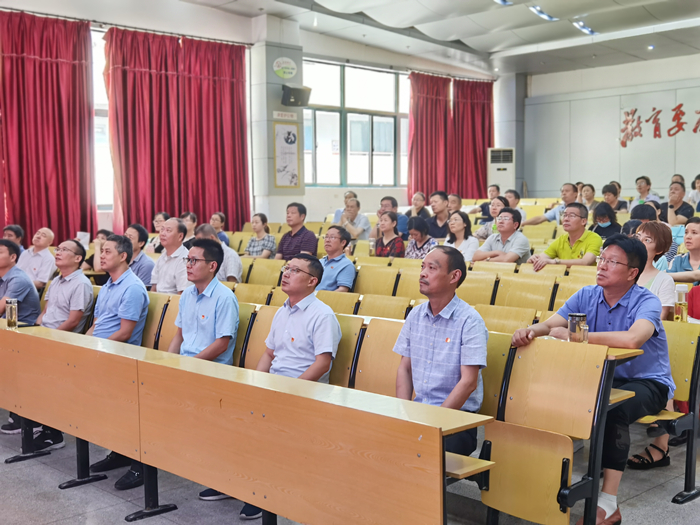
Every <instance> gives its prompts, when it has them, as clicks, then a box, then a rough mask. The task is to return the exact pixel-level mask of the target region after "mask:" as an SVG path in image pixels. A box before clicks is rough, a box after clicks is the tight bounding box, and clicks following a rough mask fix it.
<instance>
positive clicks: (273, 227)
mask: <svg viewBox="0 0 700 525" xmlns="http://www.w3.org/2000/svg"><path fill="white" fill-rule="evenodd" d="M284 225H285V226H287V227H288V226H289V225H288V224H287V223H286V222H285V223H284ZM267 227H268V228H270V233H271V234H272V235H275V234H276V233H280V228H281V227H282V223H281V222H268V223H267ZM282 234H284V232H282Z"/></svg>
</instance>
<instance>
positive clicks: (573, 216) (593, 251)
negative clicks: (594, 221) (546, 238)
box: [528, 202, 603, 272]
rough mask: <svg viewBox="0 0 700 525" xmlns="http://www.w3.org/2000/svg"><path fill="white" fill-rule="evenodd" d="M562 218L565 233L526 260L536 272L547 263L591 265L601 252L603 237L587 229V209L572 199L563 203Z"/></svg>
mask: <svg viewBox="0 0 700 525" xmlns="http://www.w3.org/2000/svg"><path fill="white" fill-rule="evenodd" d="M561 219H562V226H563V227H564V231H565V232H566V233H565V234H564V235H560V236H559V237H558V238H557V239H556V240H555V241H554V242H553V243H552V244H550V245H549V247H548V248H547V249H546V250H545V252H544V253H543V254H540V255H533V256H532V257H530V260H529V261H528V262H530V263H532V264H533V266H534V269H535V271H536V272H539V271H540V270H541V269H542V268H544V267H545V266H547V265H548V264H565V265H566V266H592V265H594V264H595V258H596V257H597V256H598V255H599V254H600V247H601V245H602V244H603V239H601V238H600V235H598V234H597V233H595V232H592V231H590V230H586V224H587V223H588V208H586V207H585V206H584V205H583V204H581V203H579V202H572V203H570V204H568V205H567V206H566V209H565V210H564V213H562V214H561Z"/></svg>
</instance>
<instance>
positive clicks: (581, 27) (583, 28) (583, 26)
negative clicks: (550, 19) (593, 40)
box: [572, 20, 598, 36]
mask: <svg viewBox="0 0 700 525" xmlns="http://www.w3.org/2000/svg"><path fill="white" fill-rule="evenodd" d="M572 23H573V24H574V27H576V29H578V30H580V31H583V32H584V33H586V34H587V35H591V36H593V35H597V34H598V33H597V32H596V31H593V30H592V29H591V28H590V27H588V26H587V25H586V24H584V23H583V20H579V21H578V22H572Z"/></svg>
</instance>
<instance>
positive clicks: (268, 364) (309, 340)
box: [241, 253, 341, 519]
mask: <svg viewBox="0 0 700 525" xmlns="http://www.w3.org/2000/svg"><path fill="white" fill-rule="evenodd" d="M322 279H323V266H321V263H320V262H319V261H318V259H316V257H313V256H311V255H309V254H306V253H300V254H299V255H297V256H296V257H293V258H292V259H291V260H290V261H289V263H288V264H287V266H285V267H284V273H283V274H282V291H283V292H284V293H286V294H287V295H288V296H289V298H288V299H287V300H286V301H285V302H284V306H282V307H281V308H280V309H279V310H278V311H277V313H276V314H275V318H274V319H273V321H272V328H271V329H270V335H268V337H267V339H266V340H265V345H266V346H267V350H266V352H265V353H264V354H263V356H262V357H261V358H260V362H258V366H257V369H258V370H259V371H261V372H269V373H271V374H275V375H281V376H286V377H294V378H298V379H305V380H307V381H318V382H319V383H326V384H327V383H328V381H329V377H330V373H331V365H332V363H333V359H334V358H335V354H336V352H337V351H338V343H339V342H340V336H341V332H340V325H339V324H338V320H337V319H336V317H335V314H334V313H333V310H331V308H330V306H328V305H326V304H324V303H322V302H321V301H319V300H318V299H317V298H316V296H315V295H314V290H315V289H316V286H318V283H319V282H321V280H322ZM260 516H262V510H261V509H260V508H258V507H255V506H253V505H250V504H249V503H246V504H245V506H244V507H243V509H242V510H241V519H255V518H258V517H260Z"/></svg>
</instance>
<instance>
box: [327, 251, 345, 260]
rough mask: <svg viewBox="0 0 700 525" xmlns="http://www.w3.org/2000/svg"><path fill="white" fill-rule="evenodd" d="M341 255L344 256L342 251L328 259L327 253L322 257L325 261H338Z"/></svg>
mask: <svg viewBox="0 0 700 525" xmlns="http://www.w3.org/2000/svg"><path fill="white" fill-rule="evenodd" d="M343 257H345V254H344V253H343V252H340V255H338V257H333V258H332V259H329V258H328V255H326V256H325V257H324V259H325V260H326V262H338V261H339V260H341V259H342V258H343Z"/></svg>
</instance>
